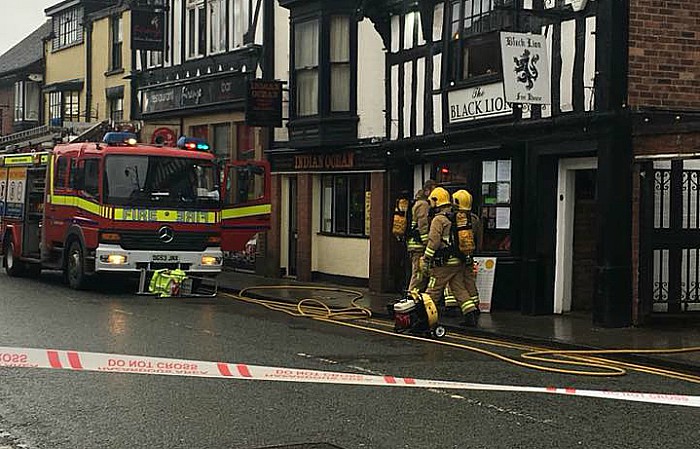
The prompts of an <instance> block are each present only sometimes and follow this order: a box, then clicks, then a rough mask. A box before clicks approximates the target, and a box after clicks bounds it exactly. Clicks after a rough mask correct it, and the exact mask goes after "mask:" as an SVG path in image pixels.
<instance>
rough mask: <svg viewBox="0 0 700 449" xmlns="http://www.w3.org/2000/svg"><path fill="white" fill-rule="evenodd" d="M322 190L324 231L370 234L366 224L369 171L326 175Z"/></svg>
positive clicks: (340, 233)
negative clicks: (366, 172)
mask: <svg viewBox="0 0 700 449" xmlns="http://www.w3.org/2000/svg"><path fill="white" fill-rule="evenodd" d="M322 186H323V187H322V192H321V232H323V233H328V234H336V235H347V236H358V237H364V236H368V230H367V228H368V227H367V226H366V219H367V218H368V217H367V216H366V211H367V207H366V206H367V201H368V195H367V193H368V190H369V177H368V176H367V175H366V174H356V175H325V176H323V178H322Z"/></svg>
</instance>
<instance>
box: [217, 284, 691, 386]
mask: <svg viewBox="0 0 700 449" xmlns="http://www.w3.org/2000/svg"><path fill="white" fill-rule="evenodd" d="M271 290H287V291H320V292H334V293H342V294H345V295H348V296H349V297H350V298H351V299H350V301H349V303H350V306H349V307H339V308H334V307H331V306H329V305H328V304H326V303H325V302H323V301H321V300H320V299H318V298H303V299H300V300H298V301H297V302H296V303H292V302H288V301H280V300H270V299H259V298H253V297H251V296H250V294H251V293H254V292H260V291H271ZM224 295H225V296H227V297H230V298H233V299H236V300H239V301H243V302H247V303H250V304H256V305H260V306H263V307H265V308H267V309H269V310H272V311H275V312H282V313H286V314H288V315H291V316H294V317H299V318H302V317H303V318H310V319H313V320H316V321H322V322H326V323H330V324H335V325H340V326H346V327H350V328H354V329H359V330H363V331H369V332H374V333H378V334H384V335H389V336H392V337H399V338H405V339H410V340H417V341H422V342H429V343H433V344H438V345H443V346H448V347H452V348H456V349H462V350H467V351H471V352H475V353H479V354H483V355H486V356H488V357H492V358H495V359H498V360H501V361H503V362H506V363H510V364H513V365H517V366H521V367H524V368H530V369H535V370H539V371H546V372H551V373H559V374H571V375H579V376H597V377H612V376H624V375H626V374H627V373H628V371H636V372H641V373H646V374H653V375H657V376H663V377H668V378H672V379H677V380H682V381H687V382H693V383H699V384H700V376H695V375H692V374H687V373H683V372H679V371H673V370H668V369H663V368H657V367H652V366H646V365H640V364H634V363H628V362H622V361H618V360H609V359H606V358H601V357H599V356H602V355H621V354H625V355H639V354H679V353H689V352H696V351H700V347H690V348H673V349H602V350H552V349H547V348H542V347H536V346H531V345H523V344H518V343H513V342H508V341H504V340H496V339H491V338H484V337H474V336H467V335H452V334H450V336H449V338H450V340H452V341H448V340H436V339H432V338H426V337H420V336H416V335H407V334H402V333H396V332H394V331H393V323H392V322H390V321H387V320H379V319H376V318H372V312H371V310H369V309H368V308H366V307H364V306H362V305H360V304H358V301H360V300H361V299H363V297H364V295H363V294H362V293H361V292H358V291H355V290H350V289H344V288H336V287H322V286H288V285H269V286H256V287H249V288H245V289H243V290H241V291H240V292H239V293H238V294H237V295H234V294H230V293H224ZM358 320H365V322H366V323H367V324H370V325H362V324H358V323H357V321H358ZM351 321H353V322H351ZM377 326H378V327H385V328H391V329H392V330H384V329H380V328H378V327H377ZM460 342H468V343H470V344H465V343H460ZM474 344H477V345H481V346H486V347H495V348H501V349H506V350H514V351H519V352H520V354H519V356H520V358H522V359H524V360H519V359H516V358H513V357H509V356H506V355H503V354H499V353H497V352H494V351H490V350H487V349H484V348H482V347H477V346H474ZM529 361H532V362H540V364H537V363H531V362H529ZM545 364H546V365H545ZM549 365H567V366H571V367H578V368H579V369H565V368H558V367H555V366H549ZM581 368H589V369H581Z"/></svg>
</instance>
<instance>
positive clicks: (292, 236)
mask: <svg viewBox="0 0 700 449" xmlns="http://www.w3.org/2000/svg"><path fill="white" fill-rule="evenodd" d="M297 222H298V220H297V178H296V177H295V176H293V177H291V178H289V256H288V259H287V275H288V276H296V275H297V239H298V237H299V232H298V229H297Z"/></svg>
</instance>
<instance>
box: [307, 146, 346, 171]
mask: <svg viewBox="0 0 700 449" xmlns="http://www.w3.org/2000/svg"><path fill="white" fill-rule="evenodd" d="M352 168H355V154H354V153H353V152H352V151H348V152H345V153H333V154H298V155H295V156H294V169H295V170H347V169H352Z"/></svg>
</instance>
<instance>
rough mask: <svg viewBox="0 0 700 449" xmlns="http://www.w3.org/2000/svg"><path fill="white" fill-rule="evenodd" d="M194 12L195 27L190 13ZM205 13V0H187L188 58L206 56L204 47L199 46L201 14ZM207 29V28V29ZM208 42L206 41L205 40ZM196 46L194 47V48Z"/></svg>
mask: <svg viewBox="0 0 700 449" xmlns="http://www.w3.org/2000/svg"><path fill="white" fill-rule="evenodd" d="M192 13H194V29H192V28H193V26H192V24H191V23H190V14H192ZM204 13H205V9H204V0H187V9H186V11H185V54H186V59H198V58H201V57H203V56H204V53H205V50H206V49H204V48H199V47H200V45H199V43H200V40H201V39H200V33H201V30H200V29H199V22H200V15H201V14H204ZM205 31H206V30H205ZM205 42H206V41H205ZM193 47H194V48H193Z"/></svg>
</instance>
